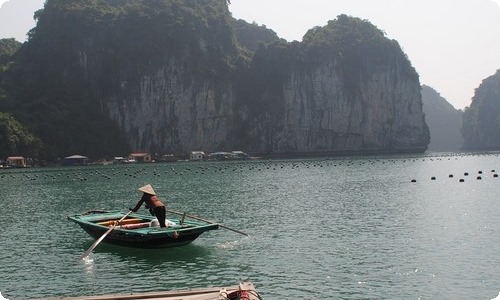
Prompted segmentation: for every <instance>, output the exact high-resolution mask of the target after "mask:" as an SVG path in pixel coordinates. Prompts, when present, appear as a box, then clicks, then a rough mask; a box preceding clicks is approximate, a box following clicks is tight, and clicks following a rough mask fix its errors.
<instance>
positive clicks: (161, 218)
mask: <svg viewBox="0 0 500 300" xmlns="http://www.w3.org/2000/svg"><path fill="white" fill-rule="evenodd" d="M150 211H151V210H150ZM153 215H155V216H156V218H157V219H158V222H159V223H160V227H167V225H166V224H165V218H166V217H167V210H166V209H165V206H159V207H155V208H154V209H153Z"/></svg>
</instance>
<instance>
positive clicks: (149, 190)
mask: <svg viewBox="0 0 500 300" xmlns="http://www.w3.org/2000/svg"><path fill="white" fill-rule="evenodd" d="M139 191H141V192H143V193H146V194H150V195H156V193H155V191H154V190H153V187H152V186H151V184H147V185H145V186H143V187H141V188H139Z"/></svg>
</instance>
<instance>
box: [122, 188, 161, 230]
mask: <svg viewBox="0 0 500 300" xmlns="http://www.w3.org/2000/svg"><path fill="white" fill-rule="evenodd" d="M143 203H145V204H146V209H149V213H150V214H151V215H153V216H155V217H156V218H157V219H158V222H159V223H160V227H166V225H165V216H166V209H165V204H163V203H162V202H161V201H160V199H158V197H156V196H155V195H150V194H146V193H144V194H143V195H142V198H141V200H139V202H137V204H136V206H135V207H134V208H132V209H131V211H133V212H136V211H138V210H139V208H141V205H142V204H143Z"/></svg>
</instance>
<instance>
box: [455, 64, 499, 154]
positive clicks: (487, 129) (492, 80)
mask: <svg viewBox="0 0 500 300" xmlns="http://www.w3.org/2000/svg"><path fill="white" fill-rule="evenodd" d="M462 134H463V137H464V144H463V149H464V150H473V151H478V150H481V151H492V150H495V151H498V150H500V70H497V71H496V73H495V74H493V75H491V76H489V77H488V78H485V79H484V80H483V81H482V82H481V85H480V86H479V87H478V88H477V89H476V91H475V93H474V97H473V98H472V103H471V105H470V106H469V107H467V108H466V109H465V112H464V115H463V126H462Z"/></svg>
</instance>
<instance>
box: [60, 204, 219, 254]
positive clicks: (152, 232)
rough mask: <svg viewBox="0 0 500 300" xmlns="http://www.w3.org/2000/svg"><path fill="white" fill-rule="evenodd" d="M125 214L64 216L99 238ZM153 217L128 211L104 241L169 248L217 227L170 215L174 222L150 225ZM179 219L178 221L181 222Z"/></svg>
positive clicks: (94, 212)
mask: <svg viewBox="0 0 500 300" xmlns="http://www.w3.org/2000/svg"><path fill="white" fill-rule="evenodd" d="M124 215H125V214H124V213H121V212H107V211H104V212H102V211H91V212H86V213H84V214H79V215H74V216H69V217H68V219H70V220H71V221H73V222H75V223H77V224H78V225H80V227H81V228H82V229H83V230H85V232H87V233H88V234H89V235H90V236H92V237H93V238H95V239H98V238H100V237H101V236H102V235H103V234H104V233H106V231H108V229H109V228H110V226H112V225H113V224H114V223H115V222H116V221H118V220H119V219H120V218H121V217H123V216H124ZM154 219H155V218H154V217H153V216H145V215H140V214H133V213H132V214H130V215H129V216H128V218H126V219H124V220H123V222H122V224H119V225H117V226H116V227H115V228H114V229H113V230H112V231H111V232H110V233H108V235H107V236H106V237H105V238H104V240H103V241H104V242H106V243H110V244H116V245H121V246H126V247H134V248H170V247H179V246H184V245H187V244H190V243H192V242H193V241H194V240H196V239H197V238H198V237H199V236H200V235H201V234H202V233H204V232H206V231H210V230H215V229H218V228H219V225H218V224H214V223H207V222H200V221H192V220H185V221H184V222H181V220H179V219H171V221H173V223H174V225H170V226H168V227H166V228H160V227H154V226H153V227H150V223H151V222H152V221H153V220H154ZM181 223H182V224H181Z"/></svg>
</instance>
